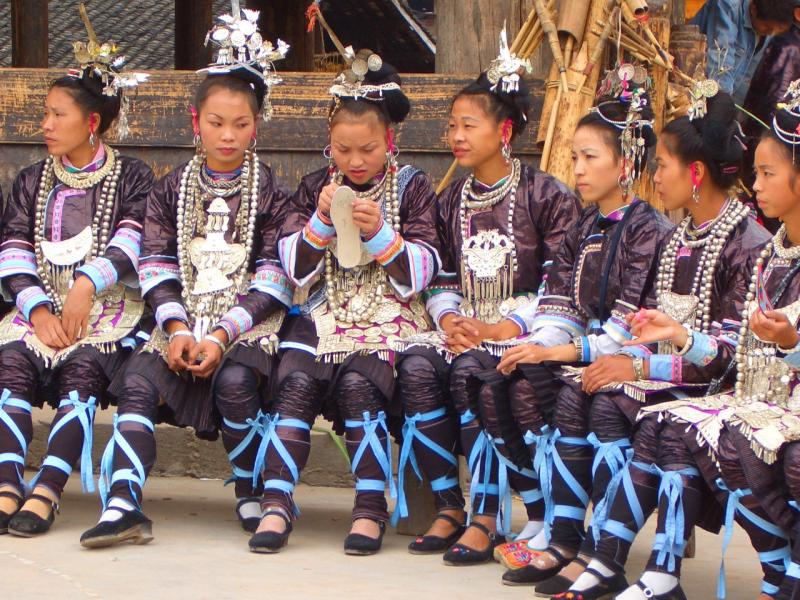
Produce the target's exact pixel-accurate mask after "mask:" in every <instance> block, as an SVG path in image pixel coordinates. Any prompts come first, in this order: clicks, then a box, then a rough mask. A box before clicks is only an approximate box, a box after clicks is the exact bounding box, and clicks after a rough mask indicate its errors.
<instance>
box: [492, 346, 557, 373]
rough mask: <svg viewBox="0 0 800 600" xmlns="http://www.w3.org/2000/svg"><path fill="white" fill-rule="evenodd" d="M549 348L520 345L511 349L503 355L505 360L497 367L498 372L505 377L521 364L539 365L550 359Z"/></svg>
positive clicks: (501, 360)
mask: <svg viewBox="0 0 800 600" xmlns="http://www.w3.org/2000/svg"><path fill="white" fill-rule="evenodd" d="M548 354H549V352H548V348H545V347H544V346H540V345H539V344H520V345H519V346H514V347H512V348H509V349H508V350H506V351H505V352H504V353H503V358H502V359H500V363H499V364H498V365H497V370H498V371H500V372H501V373H502V374H503V375H509V374H510V373H511V372H512V371H513V370H514V369H516V368H517V365H518V364H520V363H527V364H538V363H540V362H542V361H545V360H550V359H549V357H548Z"/></svg>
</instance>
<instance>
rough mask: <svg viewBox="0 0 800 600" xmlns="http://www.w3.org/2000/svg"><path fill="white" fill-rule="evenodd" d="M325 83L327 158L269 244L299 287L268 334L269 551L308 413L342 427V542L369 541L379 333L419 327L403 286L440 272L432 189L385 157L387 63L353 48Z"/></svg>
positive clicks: (306, 433)
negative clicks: (346, 482)
mask: <svg viewBox="0 0 800 600" xmlns="http://www.w3.org/2000/svg"><path fill="white" fill-rule="evenodd" d="M330 92H331V95H332V96H333V102H332V104H331V107H330V112H329V123H330V146H328V147H327V148H326V149H325V152H324V154H325V156H327V157H328V158H329V160H330V165H329V167H328V168H325V169H320V170H318V171H315V172H313V173H310V174H309V175H306V176H305V177H304V178H303V179H302V181H301V182H300V187H299V188H298V190H297V192H296V193H295V195H294V197H293V198H292V201H291V204H290V207H289V209H288V212H287V214H286V221H285V223H284V226H283V231H282V236H283V237H282V239H281V241H280V245H279V249H280V254H281V261H282V262H283V265H284V268H285V269H286V272H287V274H288V275H289V277H290V278H291V279H292V281H293V282H294V283H295V284H296V285H297V286H298V287H299V288H304V290H309V291H310V294H309V297H308V301H307V302H305V303H304V304H303V305H302V306H301V307H300V314H299V315H298V316H296V317H294V318H292V320H291V321H289V322H288V323H287V326H286V328H285V330H284V332H283V333H282V334H281V348H282V350H283V353H282V356H281V365H280V368H279V370H278V375H277V396H276V397H275V399H274V400H273V402H272V403H271V404H270V406H269V419H270V422H271V424H272V425H271V428H270V429H269V431H268V432H267V434H266V436H267V437H266V444H265V445H264V446H263V447H262V449H261V450H262V454H261V456H260V457H259V460H261V461H262V463H261V464H263V465H264V496H263V498H262V500H261V505H262V508H263V511H264V512H263V513H262V520H261V525H260V526H259V528H258V532H257V533H256V534H255V535H254V536H253V538H252V539H251V540H250V549H251V550H252V551H253V552H263V553H272V552H277V551H279V550H280V549H281V548H282V547H283V546H285V545H286V543H287V541H288V538H289V534H290V533H291V531H292V522H293V520H294V518H295V516H296V514H297V510H296V507H295V503H294V500H293V490H294V486H295V484H296V483H297V480H298V478H299V475H300V472H301V471H302V470H303V468H304V467H305V465H306V461H307V460H308V454H309V450H310V429H311V425H312V424H313V422H314V419H315V418H316V417H317V415H318V414H320V413H323V414H324V415H325V416H326V417H327V418H329V419H331V420H333V421H334V423H335V427H336V429H337V430H338V431H342V430H343V431H344V435H345V441H346V445H347V451H348V453H349V454H350V459H351V468H352V471H353V474H354V475H355V479H356V497H355V505H354V507H353V511H352V526H351V528H350V533H349V534H348V535H347V537H346V538H345V541H344V550H345V552H346V553H347V554H374V553H376V552H378V551H379V550H380V547H381V543H382V540H383V533H384V531H385V528H386V521H387V520H388V519H389V515H388V513H387V504H386V498H385V495H384V489H385V487H386V486H387V484H388V485H389V487H390V489H391V490H392V491H394V482H393V480H392V472H391V469H392V461H391V442H390V440H389V433H388V429H387V420H386V415H387V410H388V408H389V401H390V399H391V398H392V396H393V390H394V354H393V352H392V349H391V342H392V341H393V340H397V339H399V335H400V334H401V333H403V332H411V333H414V332H417V331H425V330H426V329H427V328H428V323H427V321H426V319H425V309H424V308H423V307H422V305H421V304H420V302H419V301H418V300H417V299H416V296H417V294H419V292H421V291H422V290H423V289H425V287H426V286H427V285H428V283H429V282H430V281H431V279H432V277H433V275H434V274H435V273H436V272H437V271H438V270H439V249H438V248H439V241H438V235H437V232H436V196H435V194H434V192H433V189H432V188H431V185H430V183H429V181H428V178H427V176H426V175H425V174H424V173H422V172H421V171H419V170H418V169H415V168H413V167H411V166H407V165H404V166H400V165H398V163H397V154H398V152H399V151H398V149H397V147H396V146H395V144H394V141H393V139H394V132H393V130H392V125H393V124H399V123H402V122H403V120H404V119H405V118H406V116H407V115H408V112H409V110H410V108H411V105H410V103H409V100H408V98H407V97H406V95H405V94H404V93H403V90H402V88H401V80H400V76H399V75H398V74H397V71H396V70H395V69H394V67H392V66H391V65H389V64H386V63H384V62H383V61H382V60H381V58H380V57H379V56H378V55H377V54H374V53H372V52H371V51H369V50H362V51H360V52H359V53H358V54H355V55H354V57H353V59H352V60H351V62H350V64H349V66H348V68H347V69H346V70H345V71H344V72H343V73H341V74H340V75H338V76H337V77H336V79H335V80H334V83H333V86H332V87H331V89H330ZM345 186H346V187H348V188H350V189H349V190H346V189H341V190H340V188H344V187H345ZM337 191H339V194H337ZM342 192H344V193H345V195H344V196H342V195H341V194H342ZM348 192H349V194H347V193H348ZM353 196H354V197H353ZM342 198H344V203H342V201H341V200H342ZM353 250H355V255H354V254H353ZM353 259H354V260H353ZM342 263H345V264H346V265H347V266H346V267H345V266H343V265H342Z"/></svg>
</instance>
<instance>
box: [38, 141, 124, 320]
mask: <svg viewBox="0 0 800 600" xmlns="http://www.w3.org/2000/svg"><path fill="white" fill-rule="evenodd" d="M105 151H106V161H107V162H110V163H111V164H113V170H112V171H111V172H110V176H108V175H106V176H105V177H103V178H102V181H103V187H102V189H101V190H100V199H99V201H98V203H97V207H96V209H95V214H94V217H93V218H92V233H93V234H94V236H93V237H92V246H91V249H90V250H89V253H88V254H87V255H86V258H85V259H84V262H86V261H90V260H92V259H93V258H96V257H97V256H98V254H99V253H101V252H105V249H106V246H107V245H108V236H109V232H110V231H111V213H112V211H113V210H114V196H115V195H116V193H117V184H118V183H119V175H120V172H121V170H122V163H121V162H120V160H119V153H118V152H117V151H116V150H113V149H111V148H110V147H108V146H105ZM59 160H61V159H60V158H54V157H53V156H48V157H47V160H45V163H44V168H43V170H42V176H41V179H39V190H38V194H37V196H36V208H35V210H36V215H35V217H34V238H33V239H34V248H35V253H36V272H37V273H38V275H39V279H40V280H41V281H42V284H43V285H44V291H45V293H46V294H47V296H48V297H49V298H50V301H51V302H52V303H53V311H54V312H55V314H61V311H62V309H63V308H64V303H63V301H62V298H61V293H62V292H63V290H59V289H57V287H58V286H57V285H56V281H59V280H64V273H65V271H66V270H69V271H70V273H74V270H75V268H77V267H78V266H79V265H77V264H76V265H71V266H69V267H67V268H66V269H65V268H63V267H58V266H56V265H51V264H50V263H49V262H48V261H47V259H46V258H45V256H44V253H43V251H42V241H44V240H46V239H47V237H46V236H45V225H46V221H47V219H46V216H45V213H46V211H47V198H48V197H49V196H50V192H51V191H52V189H53V184H54V179H55V178H56V172H61V171H62V170H63V169H58V170H56V169H54V164H55V162H54V161H59ZM65 179H67V181H63V182H62V183H64V184H65V185H67V186H69V187H73V186H72V185H71V183H75V181H74V180H73V179H72V178H70V177H67V176H65ZM97 183H99V181H96V182H94V185H96V184H97ZM82 187H84V188H86V186H82Z"/></svg>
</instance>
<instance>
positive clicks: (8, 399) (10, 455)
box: [0, 388, 32, 488]
mask: <svg viewBox="0 0 800 600" xmlns="http://www.w3.org/2000/svg"><path fill="white" fill-rule="evenodd" d="M6 406H13V407H14V408H19V409H20V410H23V411H25V412H26V413H30V412H31V410H32V408H31V403H30V402H27V401H26V400H22V399H21V398H14V397H13V396H12V395H11V390H9V389H8V388H4V389H3V392H2V394H0V422H2V423H3V425H5V426H6V427H7V428H8V430H9V431H10V432H11V435H13V436H14V437H15V438H16V439H17V443H18V444H19V449H20V453H19V454H17V453H15V452H3V453H0V463H5V462H12V463H17V464H18V465H19V467H18V468H17V476H18V477H19V484H20V486H21V487H23V488H24V487H26V486H25V478H24V477H23V473H24V471H25V457H26V456H27V454H28V443H27V442H26V441H25V436H24V435H23V434H22V431H21V430H20V428H19V427H17V424H16V423H15V422H14V420H13V419H12V418H11V417H10V416H9V414H8V413H7V412H6V411H5V408H4V407H6Z"/></svg>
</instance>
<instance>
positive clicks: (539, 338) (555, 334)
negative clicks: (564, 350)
mask: <svg viewBox="0 0 800 600" xmlns="http://www.w3.org/2000/svg"><path fill="white" fill-rule="evenodd" d="M572 337H573V336H571V335H570V334H569V333H567V332H566V331H565V330H564V329H561V328H560V327H553V326H549V325H548V326H545V327H542V328H540V329H537V330H536V331H535V332H534V334H533V336H531V338H530V340H528V343H530V344H538V345H539V346H544V347H545V348H552V347H554V346H563V345H564V344H569V342H570V340H571V339H572Z"/></svg>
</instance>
